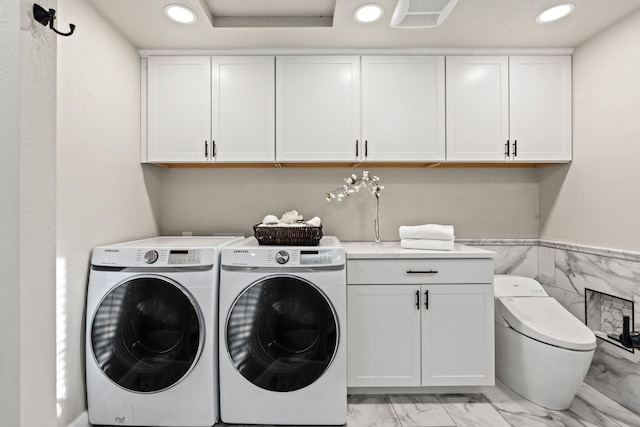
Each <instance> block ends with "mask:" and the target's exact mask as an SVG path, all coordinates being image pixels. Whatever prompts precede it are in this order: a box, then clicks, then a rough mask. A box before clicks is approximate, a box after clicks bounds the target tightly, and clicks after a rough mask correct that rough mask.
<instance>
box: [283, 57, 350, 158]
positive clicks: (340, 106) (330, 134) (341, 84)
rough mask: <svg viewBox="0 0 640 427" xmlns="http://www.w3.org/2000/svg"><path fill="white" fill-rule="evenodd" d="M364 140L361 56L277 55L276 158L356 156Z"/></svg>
mask: <svg viewBox="0 0 640 427" xmlns="http://www.w3.org/2000/svg"><path fill="white" fill-rule="evenodd" d="M359 140H360V58H359V57H357V56H308V57H307V56H303V57H299V56H284V57H277V58H276V160H277V161H299V162H321V161H354V160H356V159H357V157H358V156H357V154H358V151H359V148H358V147H357V146H358V144H359Z"/></svg>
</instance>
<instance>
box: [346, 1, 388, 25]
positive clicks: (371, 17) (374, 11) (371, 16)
mask: <svg viewBox="0 0 640 427" xmlns="http://www.w3.org/2000/svg"><path fill="white" fill-rule="evenodd" d="M383 14H384V9H383V8H382V6H380V5H379V4H375V3H368V4H363V5H362V6H360V7H358V8H357V9H356V10H355V12H353V19H355V20H356V21H357V22H360V23H362V24H369V23H371V22H376V21H377V20H379V19H380V18H382V15H383Z"/></svg>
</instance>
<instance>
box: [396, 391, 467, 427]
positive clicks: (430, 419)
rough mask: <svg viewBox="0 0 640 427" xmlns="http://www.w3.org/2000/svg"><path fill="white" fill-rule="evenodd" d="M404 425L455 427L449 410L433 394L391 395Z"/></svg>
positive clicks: (406, 426) (409, 426)
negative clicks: (448, 412)
mask: <svg viewBox="0 0 640 427" xmlns="http://www.w3.org/2000/svg"><path fill="white" fill-rule="evenodd" d="M389 400H390V401H391V404H392V405H393V409H394V410H395V411H396V414H397V415H398V418H399V420H400V423H401V424H402V426H403V427H430V426H434V427H447V426H451V427H455V425H456V423H454V422H453V420H452V419H451V417H450V416H449V414H447V411H445V409H444V407H443V406H442V405H441V404H440V401H439V400H438V398H437V397H436V396H435V395H433V394H419V395H418V394H416V395H397V394H396V395H394V394H392V395H389Z"/></svg>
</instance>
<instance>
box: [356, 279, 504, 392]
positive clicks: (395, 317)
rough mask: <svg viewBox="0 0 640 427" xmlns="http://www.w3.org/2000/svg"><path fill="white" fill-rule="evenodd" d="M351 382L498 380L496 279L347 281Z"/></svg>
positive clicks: (479, 382)
mask: <svg viewBox="0 0 640 427" xmlns="http://www.w3.org/2000/svg"><path fill="white" fill-rule="evenodd" d="M347 295H348V297H347V298H348V319H347V329H348V337H347V340H348V344H349V362H348V386H349V387H403V386H471V385H493V384H494V381H495V380H494V349H493V346H494V339H493V328H494V325H493V286H492V285H491V284H473V285H461V284H453V285H400V284H392V285H349V286H348V288H347Z"/></svg>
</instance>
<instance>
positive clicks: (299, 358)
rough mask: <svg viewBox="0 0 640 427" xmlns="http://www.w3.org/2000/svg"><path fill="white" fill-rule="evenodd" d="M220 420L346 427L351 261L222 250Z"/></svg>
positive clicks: (282, 249)
mask: <svg viewBox="0 0 640 427" xmlns="http://www.w3.org/2000/svg"><path fill="white" fill-rule="evenodd" d="M220 265H221V272H220V321H219V325H220V335H219V339H220V344H219V350H220V359H219V361H220V416H221V419H222V421H223V422H225V423H232V424H289V425H310V424H311V425H342V424H344V423H345V422H346V419H347V381H346V370H347V363H346V335H347V334H346V331H347V328H346V321H347V316H346V310H347V309H346V300H347V297H346V270H345V252H344V249H343V248H342V245H341V244H340V242H339V241H338V239H337V238H335V237H323V238H322V239H321V240H320V242H319V245H318V246H313V247H309V246H259V245H258V242H257V241H256V239H255V238H254V237H250V238H247V239H245V240H243V241H242V242H240V243H236V244H234V245H231V246H228V247H226V248H223V249H222V258H221V262H220Z"/></svg>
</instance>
